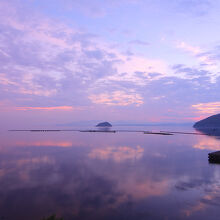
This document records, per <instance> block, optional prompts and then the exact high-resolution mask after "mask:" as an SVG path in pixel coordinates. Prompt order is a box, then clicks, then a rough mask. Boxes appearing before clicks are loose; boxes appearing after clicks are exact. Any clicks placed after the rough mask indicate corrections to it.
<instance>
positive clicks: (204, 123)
mask: <svg viewBox="0 0 220 220" xmlns="http://www.w3.org/2000/svg"><path fill="white" fill-rule="evenodd" d="M193 127H194V128H220V114H217V115H212V116H210V117H208V118H205V119H203V120H201V121H198V122H196V123H195V124H194V125H193Z"/></svg>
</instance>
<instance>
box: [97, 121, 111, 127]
mask: <svg viewBox="0 0 220 220" xmlns="http://www.w3.org/2000/svg"><path fill="white" fill-rule="evenodd" d="M96 127H107V128H109V127H112V125H111V124H110V123H109V122H107V121H105V122H101V123H98V124H97V125H96Z"/></svg>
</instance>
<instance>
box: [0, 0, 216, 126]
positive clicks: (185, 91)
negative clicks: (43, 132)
mask: <svg viewBox="0 0 220 220" xmlns="http://www.w3.org/2000/svg"><path fill="white" fill-rule="evenodd" d="M219 26H220V1H219V0H216V1H211V0H120V1H117V0H105V1H101V0H92V1H91V0H1V1H0V120H1V124H2V125H9V124H10V126H12V125H14V124H28V125H34V124H39V123H40V122H43V123H49V124H50V123H69V122H73V121H87V120H88V121H90V120H100V121H102V120H105V121H106V120H107V121H132V122H159V123H160V122H193V121H197V120H199V119H202V118H205V117H207V116H210V115H213V114H217V113H219V112H220V100H219V97H220V95H219V94H220V52H219V51H220V30H219Z"/></svg>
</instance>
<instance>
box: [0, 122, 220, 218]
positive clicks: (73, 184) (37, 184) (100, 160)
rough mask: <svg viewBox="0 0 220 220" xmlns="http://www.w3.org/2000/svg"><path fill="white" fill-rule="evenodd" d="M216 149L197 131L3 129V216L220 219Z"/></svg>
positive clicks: (219, 146) (219, 145) (219, 144)
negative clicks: (212, 155)
mask: <svg viewBox="0 0 220 220" xmlns="http://www.w3.org/2000/svg"><path fill="white" fill-rule="evenodd" d="M118 129H134V130H153V131H159V130H172V131H193V129H192V128H188V127H186V126H185V127H182V128H181V127H177V126H174V127H171V128H162V127H161V128H160V127H158V126H157V127H154V128H153V127H152V128H150V127H138V128H137V127H136V128H135V127H129V128H125V127H118ZM217 150H220V139H218V138H216V137H210V136H200V135H183V134H176V135H172V136H160V135H147V134H143V133H132V132H128V133H123V132H122V133H80V132H8V131H2V132H1V133H0V219H4V220H41V219H42V218H43V217H48V216H50V215H52V214H56V215H57V216H59V217H63V218H64V220H78V219H80V220H81V219H83V220H90V219H94V220H99V219H105V220H114V219H117V220H130V219H132V220H133V219H135V220H142V219H143V220H146V219H150V220H154V219H164V220H165V219H168V220H169V219H173V220H177V219H199V220H203V219H204V220H207V219H209V220H219V219H220V217H219V216H220V165H218V164H209V162H208V153H209V152H213V151H217Z"/></svg>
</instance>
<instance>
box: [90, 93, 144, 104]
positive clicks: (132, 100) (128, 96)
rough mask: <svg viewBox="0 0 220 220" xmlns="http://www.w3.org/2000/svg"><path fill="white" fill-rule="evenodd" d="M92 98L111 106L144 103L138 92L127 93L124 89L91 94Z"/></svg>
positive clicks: (94, 100)
mask: <svg viewBox="0 0 220 220" xmlns="http://www.w3.org/2000/svg"><path fill="white" fill-rule="evenodd" d="M89 98H90V100H91V101H92V102H93V103H95V104H104V105H109V106H127V105H132V104H134V105H136V106H140V105H142V104H143V103H144V102H143V98H142V97H141V96H140V95H139V94H136V93H126V92H124V91H114V92H112V93H110V94H108V93H102V94H97V95H95V94H94V95H91V96H89Z"/></svg>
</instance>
